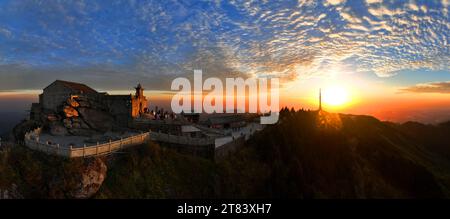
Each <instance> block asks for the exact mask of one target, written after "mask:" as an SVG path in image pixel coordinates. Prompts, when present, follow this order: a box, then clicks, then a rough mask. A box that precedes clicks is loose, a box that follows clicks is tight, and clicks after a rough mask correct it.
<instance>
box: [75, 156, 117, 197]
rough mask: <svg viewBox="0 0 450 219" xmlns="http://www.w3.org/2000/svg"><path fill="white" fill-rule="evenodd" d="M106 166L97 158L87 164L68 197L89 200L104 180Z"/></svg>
mask: <svg viewBox="0 0 450 219" xmlns="http://www.w3.org/2000/svg"><path fill="white" fill-rule="evenodd" d="M107 169H108V168H107V167H106V164H105V163H104V162H103V161H102V160H101V159H99V158H96V159H94V160H93V161H92V162H90V163H89V164H87V165H86V166H85V167H84V169H83V170H82V172H81V176H80V177H79V182H78V183H77V186H76V187H75V188H74V190H73V191H72V192H70V195H71V196H72V197H73V198H89V197H91V196H93V195H94V194H95V193H96V192H97V191H98V190H99V189H100V186H101V185H102V183H103V181H104V180H105V178H106V172H107Z"/></svg>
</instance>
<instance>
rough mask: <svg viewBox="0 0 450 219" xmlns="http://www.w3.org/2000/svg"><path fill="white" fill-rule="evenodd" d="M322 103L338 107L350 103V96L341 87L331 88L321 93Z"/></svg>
mask: <svg viewBox="0 0 450 219" xmlns="http://www.w3.org/2000/svg"><path fill="white" fill-rule="evenodd" d="M322 99H323V102H324V103H325V104H327V105H330V106H334V107H340V106H344V105H346V104H347V103H349V102H350V94H349V92H348V90H347V89H345V88H344V87H341V86H332V87H328V88H325V89H324V90H323V91H322Z"/></svg>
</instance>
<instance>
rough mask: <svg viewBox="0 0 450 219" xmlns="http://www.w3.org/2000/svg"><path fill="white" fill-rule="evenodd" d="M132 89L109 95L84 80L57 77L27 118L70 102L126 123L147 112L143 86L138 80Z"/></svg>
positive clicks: (126, 124) (52, 110)
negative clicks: (131, 91) (77, 80)
mask: <svg viewBox="0 0 450 219" xmlns="http://www.w3.org/2000/svg"><path fill="white" fill-rule="evenodd" d="M135 89H136V92H135V94H134V95H133V94H128V95H109V94H108V93H106V92H97V91H96V90H94V89H92V88H90V87H89V86H87V85H85V84H80V83H75V82H69V81H62V80H56V81H54V82H53V83H51V84H50V85H48V86H47V87H46V88H44V90H43V92H42V94H40V95H39V103H33V104H32V108H31V112H30V118H31V119H37V118H39V117H40V115H41V114H42V113H45V114H48V115H50V114H51V113H55V114H56V113H57V112H62V111H65V108H64V106H65V105H67V104H68V103H69V105H71V104H76V105H82V106H81V107H88V108H95V109H96V110H101V111H105V112H107V113H109V114H110V115H111V116H113V117H114V119H115V122H116V123H117V124H119V125H123V126H128V125H129V124H130V122H131V121H132V120H133V119H134V118H137V117H139V116H140V115H142V114H143V113H146V112H148V101H147V99H146V97H145V96H144V89H143V88H142V86H141V85H140V84H138V86H137V87H135ZM93 105H95V106H93ZM77 107H78V106H77Z"/></svg>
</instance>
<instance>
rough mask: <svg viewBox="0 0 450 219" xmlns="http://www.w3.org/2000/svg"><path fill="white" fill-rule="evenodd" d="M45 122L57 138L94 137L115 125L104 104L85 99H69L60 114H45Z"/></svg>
mask: <svg viewBox="0 0 450 219" xmlns="http://www.w3.org/2000/svg"><path fill="white" fill-rule="evenodd" d="M50 116H51V119H50ZM43 120H44V124H47V125H48V127H49V130H50V133H51V134H52V135H55V136H64V135H80V136H92V135H95V134H98V133H104V132H107V131H110V130H111V129H112V127H113V124H114V118H113V116H111V114H110V113H109V112H108V111H107V110H106V109H105V108H104V104H101V103H98V102H96V100H95V98H94V99H87V98H84V97H80V98H69V99H67V100H66V101H65V102H64V103H63V106H62V108H61V111H60V112H47V113H44V116H43Z"/></svg>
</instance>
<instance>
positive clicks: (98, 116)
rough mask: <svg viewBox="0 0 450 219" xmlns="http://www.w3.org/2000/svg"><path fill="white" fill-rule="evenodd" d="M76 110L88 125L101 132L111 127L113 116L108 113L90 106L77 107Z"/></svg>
mask: <svg viewBox="0 0 450 219" xmlns="http://www.w3.org/2000/svg"><path fill="white" fill-rule="evenodd" d="M78 111H79V113H80V115H81V117H82V119H83V121H84V122H86V123H87V125H88V126H89V127H91V128H93V129H95V130H98V131H102V132H106V131H109V130H111V129H112V126H113V123H114V118H113V117H112V116H111V115H109V114H108V113H106V112H104V111H100V110H96V109H91V108H79V109H78Z"/></svg>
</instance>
